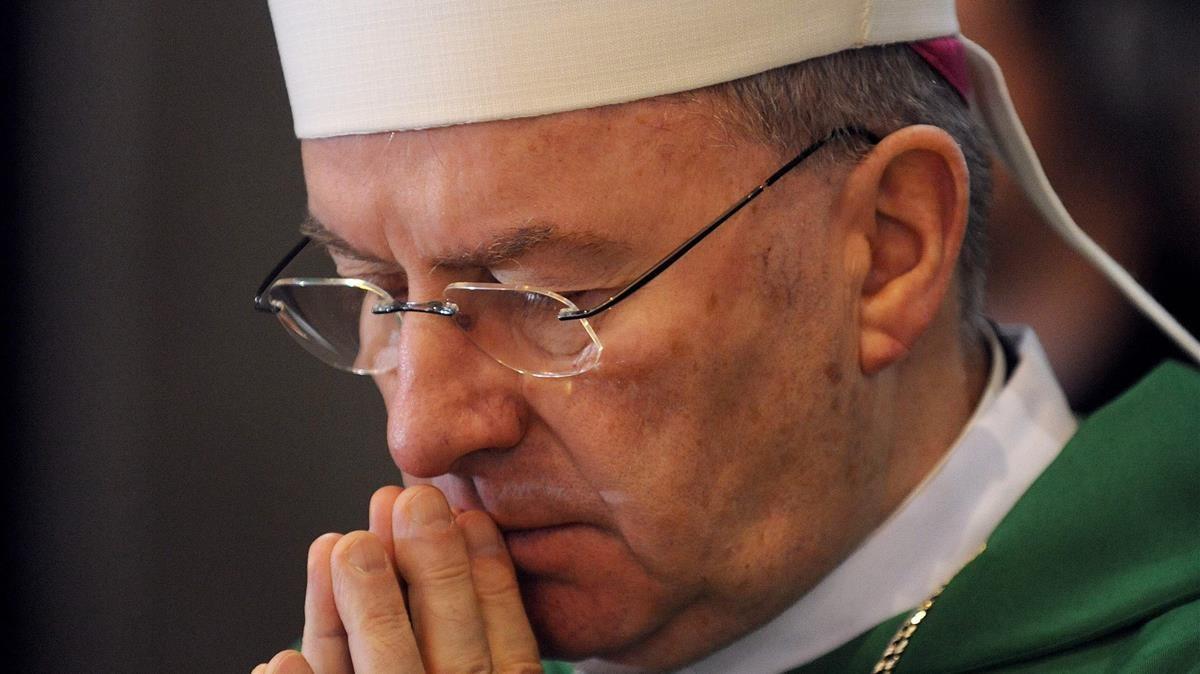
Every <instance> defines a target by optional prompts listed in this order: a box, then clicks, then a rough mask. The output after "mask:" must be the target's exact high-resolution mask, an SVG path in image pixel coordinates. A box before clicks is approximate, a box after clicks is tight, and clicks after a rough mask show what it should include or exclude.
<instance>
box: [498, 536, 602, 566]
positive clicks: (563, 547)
mask: <svg viewBox="0 0 1200 674" xmlns="http://www.w3.org/2000/svg"><path fill="white" fill-rule="evenodd" d="M502 531H503V533H504V542H505V544H506V545H507V546H508V553H509V555H510V556H511V557H512V559H513V563H514V564H516V566H517V568H518V569H520V570H521V571H522V572H523V573H525V574H533V575H549V576H564V575H575V574H576V573H578V571H579V569H578V568H577V567H578V566H579V565H580V564H581V563H583V564H586V563H587V560H588V559H589V558H590V555H589V550H597V549H598V547H597V546H599V545H603V543H604V540H605V538H607V537H606V536H605V535H604V532H603V531H601V530H600V529H599V528H597V527H595V526H592V525H589V524H578V523H571V524H557V525H553V526H544V527H535V528H527V529H508V530H504V529H502ZM573 572H574V573H573Z"/></svg>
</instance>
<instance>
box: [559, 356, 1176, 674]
mask: <svg viewBox="0 0 1200 674" xmlns="http://www.w3.org/2000/svg"><path fill="white" fill-rule="evenodd" d="M907 617H908V616H907V615H903V616H896V617H895V618H894V619H892V620H889V621H887V622H885V623H884V624H881V625H879V626H877V627H875V628H874V629H872V630H870V631H868V632H866V633H865V634H863V635H861V636H859V637H858V638H856V639H854V640H853V641H851V642H849V643H847V644H845V645H843V646H842V647H840V648H838V649H837V650H835V651H833V652H831V653H829V654H827V655H825V656H823V657H821V658H819V659H818V660H816V661H815V662H812V663H810V664H808V665H806V666H804V667H801V668H799V669H796V670H793V672H792V673H791V674H811V673H815V672H851V673H854V672H864V673H865V672H870V671H871V670H872V668H873V667H874V666H875V663H876V662H877V661H878V660H879V658H880V656H881V655H882V653H883V650H884V648H886V647H887V645H888V642H889V641H890V640H891V639H892V636H893V635H894V634H895V633H896V629H897V627H898V626H899V625H900V623H901V622H902V621H903V620H905V619H906V618H907ZM546 665H547V670H546V671H548V672H552V673H555V674H560V673H561V674H565V673H566V672H570V671H572V670H571V668H570V666H569V665H564V664H562V663H550V662H548V663H546ZM895 671H897V672H901V673H903V672H914V673H917V672H920V673H938V672H1012V673H1022V672H1029V673H1032V672H1039V673H1042V672H1046V673H1048V672H1055V673H1062V672H1066V673H1071V672H1172V673H1174V672H1196V673H1200V374H1198V373H1196V372H1195V371H1193V370H1191V369H1189V368H1187V367H1185V366H1183V365H1179V364H1174V363H1168V364H1165V365H1163V366H1161V367H1159V368H1158V369H1157V370H1155V371H1154V372H1153V373H1152V374H1151V375H1150V376H1148V377H1147V378H1146V379H1145V380H1143V381H1142V382H1141V383H1140V384H1138V385H1137V386H1135V387H1134V388H1132V389H1130V390H1129V391H1128V392H1127V393H1125V394H1124V395H1123V396H1121V397H1120V398H1118V399H1117V400H1116V401H1114V402H1113V403H1111V404H1110V405H1108V406H1107V407H1106V408H1104V409H1103V410H1101V411H1099V412H1097V413H1096V414H1094V415H1093V416H1092V417H1091V418H1089V419H1088V420H1087V421H1085V422H1084V423H1083V424H1082V426H1081V427H1080V428H1079V431H1078V432H1077V433H1076V434H1075V436H1074V437H1073V438H1072V439H1071V441H1070V442H1069V443H1068V444H1067V446H1066V447H1064V448H1063V450H1062V452H1061V453H1060V454H1059V456H1058V458H1057V459H1055V461H1054V462H1053V463H1052V464H1051V465H1050V466H1049V467H1048V468H1047V469H1046V470H1045V471H1044V472H1043V473H1042V475H1041V476H1040V477H1039V478H1038V479H1037V480H1036V481H1035V482H1034V484H1033V485H1031V486H1030V488H1029V490H1028V491H1027V492H1026V493H1025V494H1024V495H1023V496H1022V497H1021V499H1020V501H1018V502H1017V504H1016V505H1015V506H1014V507H1013V509H1012V510H1011V511H1010V512H1009V513H1008V515H1006V516H1005V518H1004V520H1003V521H1002V522H1001V523H1000V525H999V526H998V527H997V528H996V530H995V531H994V532H992V535H991V537H990V538H989V540H988V543H987V548H986V549H985V550H984V552H983V553H982V554H980V555H979V556H978V557H976V558H975V560H974V561H972V562H971V563H970V564H968V565H967V566H966V567H965V568H964V569H963V570H962V571H961V572H959V574H958V575H957V576H955V577H954V578H953V579H952V580H951V581H950V582H949V584H948V585H947V586H946V589H945V590H944V591H943V592H942V594H941V596H940V597H939V598H938V599H937V601H936V602H935V603H934V605H933V607H932V608H931V609H930V610H929V612H928V614H927V615H926V616H925V618H924V620H923V621H922V622H921V623H920V625H919V626H918V628H917V630H916V632H915V633H913V635H912V637H911V639H910V641H909V643H908V646H907V648H906V650H905V651H904V653H903V655H902V657H901V659H900V661H899V662H898V664H897V665H896V668H895Z"/></svg>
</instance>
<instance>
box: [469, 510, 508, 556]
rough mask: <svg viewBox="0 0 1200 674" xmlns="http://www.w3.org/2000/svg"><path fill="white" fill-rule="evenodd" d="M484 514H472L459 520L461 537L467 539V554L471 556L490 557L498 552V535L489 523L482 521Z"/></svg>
mask: <svg viewBox="0 0 1200 674" xmlns="http://www.w3.org/2000/svg"><path fill="white" fill-rule="evenodd" d="M484 517H486V515H474V516H471V517H470V518H469V519H468V520H466V521H462V520H460V525H462V524H465V525H466V526H462V532H463V538H465V539H467V554H469V555H471V556H472V557H491V556H493V555H496V554H499V552H500V535H499V532H497V531H496V528H495V527H493V526H491V524H490V523H488V522H484V521H482V519H483V518H484Z"/></svg>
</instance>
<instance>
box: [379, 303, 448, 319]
mask: <svg viewBox="0 0 1200 674" xmlns="http://www.w3.org/2000/svg"><path fill="white" fill-rule="evenodd" d="M371 313H373V314H377V315H379V314H404V313H417V314H433V315H435V316H457V315H458V305H457V304H455V303H454V302H447V301H445V300H433V301H430V302H386V303H383V304H378V305H376V306H375V308H374V309H371Z"/></svg>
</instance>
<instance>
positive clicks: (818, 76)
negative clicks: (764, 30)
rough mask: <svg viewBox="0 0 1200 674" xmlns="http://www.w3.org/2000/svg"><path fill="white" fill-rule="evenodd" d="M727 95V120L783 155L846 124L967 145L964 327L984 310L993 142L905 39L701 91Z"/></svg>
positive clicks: (962, 280) (961, 269) (960, 265)
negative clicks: (940, 132)
mask: <svg viewBox="0 0 1200 674" xmlns="http://www.w3.org/2000/svg"><path fill="white" fill-rule="evenodd" d="M704 91H705V92H709V93H712V94H715V95H716V97H717V100H718V101H724V102H725V103H726V105H724V106H722V107H723V108H727V110H725V111H724V112H727V113H728V114H730V115H732V117H733V119H732V120H728V119H724V120H722V121H723V122H725V123H727V125H728V124H729V122H732V126H733V127H734V128H735V130H736V131H740V132H741V133H742V134H743V135H747V136H749V138H750V139H751V140H754V141H758V142H764V143H766V144H767V145H769V146H771V147H775V148H777V149H779V151H780V153H781V154H783V155H786V154H788V153H791V152H796V151H798V150H799V149H800V148H802V147H804V146H806V145H808V144H809V143H811V142H813V141H814V140H816V139H819V138H824V137H825V136H827V135H828V134H830V133H831V132H832V131H834V130H835V129H838V128H840V127H845V126H857V127H862V128H866V129H868V130H870V131H872V132H874V133H876V134H878V135H880V136H883V135H886V134H888V133H890V132H892V131H895V130H897V129H900V128H902V127H905V126H909V125H912V124H930V125H932V126H937V127H940V128H942V129H944V130H945V131H946V132H947V133H949V134H950V135H951V136H952V137H953V138H954V140H955V141H956V142H957V143H958V145H959V146H960V147H961V148H962V151H963V155H964V156H965V158H966V163H967V170H968V171H969V175H970V190H971V196H970V211H969V215H968V218H967V231H966V235H965V236H964V239H963V245H962V250H961V252H960V254H959V261H958V269H957V271H958V281H959V288H958V292H959V298H960V304H961V307H962V317H963V322H964V326H965V327H968V328H972V327H974V326H976V325H978V322H979V321H980V320H982V316H983V289H984V282H985V276H986V273H985V272H986V269H985V267H986V265H987V231H986V220H987V210H988V206H989V204H990V202H991V191H992V186H991V165H990V149H991V144H990V140H989V137H988V135H987V133H986V131H985V130H984V129H983V127H982V125H981V124H980V123H979V122H978V121H977V120H976V119H975V117H974V116H973V115H971V113H970V110H969V109H968V107H967V106H966V104H965V103H964V102H963V100H962V98H960V97H959V95H958V93H957V92H956V91H955V90H954V89H953V88H952V87H951V86H950V85H949V84H947V83H946V82H945V80H943V79H942V78H941V76H939V75H937V74H936V73H935V72H934V71H933V70H932V68H930V66H929V64H927V63H925V62H924V61H923V60H922V59H921V58H920V57H919V56H918V55H917V54H916V53H915V52H913V50H911V49H909V48H908V47H905V46H903V45H888V46H883V47H867V48H863V49H853V50H849V51H843V52H840V53H837V54H833V55H831V56H825V57H822V58H817V59H812V60H809V61H804V62H802V63H797V64H793V65H789V66H784V67H782V68H776V69H774V70H769V71H767V72H764V73H760V74H758V75H752V76H750V77H746V78H743V79H740V80H734V81H732V82H725V83H722V84H717V85H714V86H712V87H709V88H707V89H705V90H704Z"/></svg>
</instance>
